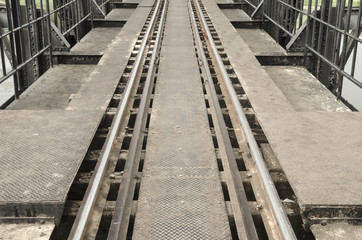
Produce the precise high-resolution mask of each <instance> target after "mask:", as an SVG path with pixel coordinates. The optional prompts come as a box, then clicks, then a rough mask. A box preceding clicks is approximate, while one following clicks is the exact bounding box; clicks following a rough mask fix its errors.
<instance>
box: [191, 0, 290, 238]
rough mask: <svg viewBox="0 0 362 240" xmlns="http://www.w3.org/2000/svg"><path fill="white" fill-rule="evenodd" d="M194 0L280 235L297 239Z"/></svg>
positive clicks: (196, 1)
mask: <svg viewBox="0 0 362 240" xmlns="http://www.w3.org/2000/svg"><path fill="white" fill-rule="evenodd" d="M194 2H195V3H196V6H197V7H196V9H197V10H198V12H199V14H200V17H201V22H202V24H203V27H204V30H205V32H206V34H207V37H208V39H209V41H210V45H211V48H212V51H213V53H214V55H215V57H216V61H217V64H218V66H219V68H220V70H221V74H222V77H223V78H224V81H225V83H226V85H227V88H228V91H229V95H230V98H231V100H232V102H233V104H234V107H235V110H236V113H237V115H238V118H239V121H240V124H241V127H242V129H243V131H244V135H245V138H246V140H247V142H248V144H249V148H250V152H251V155H252V158H253V160H254V163H255V165H256V167H257V170H258V173H259V176H260V179H261V181H262V184H263V187H264V189H265V192H266V194H267V197H268V199H269V202H270V204H271V207H272V211H273V214H274V217H275V220H276V221H277V223H278V226H279V229H280V232H281V234H282V237H283V238H284V239H288V240H289V239H297V238H296V236H295V233H294V231H293V228H292V226H291V224H290V222H289V220H288V217H287V214H286V213H285V211H284V208H283V205H282V203H281V201H280V198H279V195H278V192H277V190H276V189H275V186H274V183H273V180H272V178H271V176H270V174H269V172H268V169H267V167H266V165H265V162H264V159H263V157H262V154H261V152H260V149H259V147H258V144H257V142H256V140H255V138H254V135H253V132H252V130H251V127H250V125H249V122H248V120H247V118H246V116H245V113H244V112H243V109H242V106H241V104H240V102H239V99H238V96H237V94H236V92H235V89H234V87H233V85H232V82H231V80H230V78H229V76H228V74H227V72H226V70H225V66H224V63H223V61H222V59H221V57H220V55H219V52H218V50H217V47H216V45H215V42H214V40H213V36H212V35H211V33H210V30H209V27H208V26H207V23H206V20H205V17H204V15H203V13H202V10H201V7H200V4H199V2H198V0H194Z"/></svg>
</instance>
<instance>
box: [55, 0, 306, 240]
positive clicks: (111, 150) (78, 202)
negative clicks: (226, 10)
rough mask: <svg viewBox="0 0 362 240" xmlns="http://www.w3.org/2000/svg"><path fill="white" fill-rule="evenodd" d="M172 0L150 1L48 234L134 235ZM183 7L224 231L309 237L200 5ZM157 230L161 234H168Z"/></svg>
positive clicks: (74, 236)
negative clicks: (223, 210)
mask: <svg viewBox="0 0 362 240" xmlns="http://www.w3.org/2000/svg"><path fill="white" fill-rule="evenodd" d="M185 2H186V1H185ZM170 4H172V1H171V0H160V1H156V3H155V5H154V7H153V9H152V11H151V13H150V15H149V17H148V19H147V21H146V24H145V25H144V27H143V30H142V32H141V34H140V36H139V38H138V41H137V44H136V45H135V46H134V50H133V53H132V55H131V56H130V58H129V61H128V66H127V68H126V70H125V72H124V73H123V75H122V78H121V79H120V82H119V84H118V87H117V89H116V91H115V93H114V96H113V99H112V101H111V103H110V104H109V106H108V109H107V111H106V113H105V115H104V117H103V121H102V123H101V124H100V125H99V128H98V131H97V133H96V135H95V137H94V139H93V142H92V144H91V146H90V148H89V150H88V153H87V155H86V157H85V159H84V160H83V163H82V165H81V167H80V169H79V172H78V174H77V177H76V179H75V180H74V182H73V185H72V187H71V190H70V192H69V193H68V198H67V202H66V205H65V210H64V213H63V216H62V219H61V222H60V224H59V226H58V227H57V229H56V231H55V232H54V233H53V235H52V239H65V238H68V239H109V240H111V239H112V240H113V239H132V237H134V235H135V223H136V221H137V214H138V211H137V210H138V205H139V204H141V203H139V201H138V200H139V196H140V188H141V187H142V184H143V179H144V177H145V175H146V173H145V172H146V171H147V169H145V168H144V166H145V165H147V162H145V161H147V156H145V155H146V150H147V149H148V148H147V147H148V145H147V143H148V139H149V134H150V132H149V127H150V121H151V119H152V114H153V109H154V107H153V105H154V100H155V92H156V87H157V84H158V77H159V75H160V72H159V66H160V54H161V51H162V49H163V47H164V46H163V41H164V38H165V35H167V34H168V32H167V29H166V28H165V25H166V23H167V21H168V17H170V16H169V14H172V13H173V12H171V13H169V12H168V10H169V7H170ZM186 5H187V10H186V11H188V17H189V19H188V21H189V24H190V26H189V27H190V28H191V29H192V35H193V44H194V50H195V51H194V56H195V57H196V58H197V61H198V70H199V79H200V82H199V84H200V85H202V88H203V99H204V111H205V112H206V113H207V118H208V126H207V128H208V131H210V132H211V134H212V140H213V145H214V150H213V152H214V154H215V155H216V162H215V165H216V166H217V171H218V173H219V179H220V181H219V187H220V188H221V189H222V195H223V200H224V202H223V203H224V205H225V208H226V210H227V211H226V212H227V221H228V223H225V224H227V226H228V228H229V230H230V238H232V239H268V238H269V239H296V238H298V239H313V236H312V234H311V233H309V232H307V231H305V230H304V229H303V227H302V220H301V216H300V211H299V209H298V204H297V202H296V199H295V196H294V193H293V190H292V189H291V187H290V185H289V183H288V182H287V180H286V177H285V175H284V173H283V171H282V170H281V169H270V168H268V167H267V164H266V163H265V161H267V160H268V161H275V158H273V157H272V156H271V155H272V153H270V152H268V151H267V150H266V149H267V146H268V141H267V139H266V137H265V135H264V134H263V130H262V129H261V127H260V126H259V124H258V122H257V120H256V117H255V115H254V113H253V108H252V106H251V105H250V102H249V101H248V98H247V96H246V95H245V92H244V90H243V88H242V86H241V85H240V83H239V80H238V78H237V77H236V75H235V73H234V70H233V68H232V66H231V64H230V62H229V60H228V57H227V54H226V53H225V52H224V48H223V45H222V43H221V42H220V39H219V37H218V34H217V32H216V31H215V29H214V27H213V24H212V22H211V21H210V19H209V18H208V16H207V13H206V11H205V10H204V8H203V5H202V3H201V2H199V1H198V0H191V1H189V2H187V4H186ZM180 64H182V63H180ZM177 67H178V66H175V68H177ZM169 114H171V115H172V114H173V113H172V112H170V113H169ZM200 128H201V126H200ZM182 130H183V129H180V131H182ZM261 150H262V151H261ZM273 159H274V160H273ZM269 164H274V163H273V162H271V163H269ZM275 165H277V163H275ZM210 208H211V206H210ZM171 224H172V223H171ZM145 227H146V226H145ZM185 231H187V230H186V229H185ZM160 234H161V235H159V237H160V238H159V239H167V238H166V237H162V236H163V235H162V233H160ZM164 236H166V235H164ZM146 238H147V237H146V236H145V239H146ZM196 238H198V237H197V236H195V239H196ZM199 238H200V239H203V237H202V236H201V237H200V236H199ZM205 238H206V237H205ZM214 238H215V239H219V238H218V236H214Z"/></svg>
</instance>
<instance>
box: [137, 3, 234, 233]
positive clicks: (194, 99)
mask: <svg viewBox="0 0 362 240" xmlns="http://www.w3.org/2000/svg"><path fill="white" fill-rule="evenodd" d="M176 23H177V27H175V26H174V24H176ZM133 238H134V239H230V238H231V233H230V227H229V222H228V218H227V213H226V207H225V202H224V199H223V193H222V189H221V182H220V176H219V172H218V168H217V162H216V156H215V152H214V146H213V142H212V137H211V133H210V129H209V124H208V119H207V112H206V108H205V101H204V94H203V91H202V86H201V80H200V76H199V70H198V65H197V60H196V56H195V50H194V45H193V40H192V31H191V27H190V22H189V19H188V10H187V1H177V0H170V2H169V9H168V13H167V21H166V28H165V39H164V41H163V44H162V49H161V59H160V66H159V72H158V80H157V85H156V92H155V97H154V102H153V108H152V114H151V120H150V127H149V135H148V140H147V146H146V157H145V165H144V172H143V177H142V182H141V188H140V195H139V201H138V205H137V212H136V220H135V226H134V234H133Z"/></svg>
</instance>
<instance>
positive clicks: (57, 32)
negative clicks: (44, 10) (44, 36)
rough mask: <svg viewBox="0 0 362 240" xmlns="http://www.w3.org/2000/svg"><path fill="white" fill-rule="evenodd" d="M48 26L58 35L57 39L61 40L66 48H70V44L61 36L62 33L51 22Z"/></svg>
mask: <svg viewBox="0 0 362 240" xmlns="http://www.w3.org/2000/svg"><path fill="white" fill-rule="evenodd" d="M50 25H51V27H52V29H53V30H54V32H55V33H56V34H57V35H58V37H59V38H60V39H61V41H62V42H63V43H64V45H65V46H66V47H67V48H70V43H69V42H68V40H67V39H66V38H65V37H64V36H63V34H62V32H61V31H60V30H59V28H58V27H57V26H56V25H55V24H54V23H53V22H52V21H51V22H50Z"/></svg>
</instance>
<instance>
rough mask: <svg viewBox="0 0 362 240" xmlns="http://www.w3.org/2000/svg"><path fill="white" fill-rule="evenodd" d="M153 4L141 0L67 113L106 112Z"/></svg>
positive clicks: (146, 0) (151, 1) (73, 100)
mask: <svg viewBox="0 0 362 240" xmlns="http://www.w3.org/2000/svg"><path fill="white" fill-rule="evenodd" d="M153 3H154V0H143V1H142V2H141V4H142V5H143V6H142V7H140V5H139V6H138V7H137V8H136V10H135V12H134V13H133V14H132V16H131V17H130V19H129V20H128V21H127V23H126V24H125V25H124V26H123V28H122V30H121V31H120V32H119V34H118V35H117V36H116V37H115V38H114V40H113V42H112V44H111V45H110V46H109V47H108V49H107V50H106V52H105V53H104V55H103V57H102V58H101V60H100V61H99V63H98V65H97V66H96V68H95V69H94V71H93V72H92V74H91V75H90V77H89V79H88V82H87V84H85V85H84V86H83V87H82V88H81V89H80V90H79V91H78V93H77V94H76V95H75V96H74V98H73V99H72V101H71V102H70V104H69V105H68V107H67V109H69V110H75V109H82V110H93V109H102V110H105V109H106V108H107V107H108V104H109V102H110V100H111V99H112V96H113V93H114V90H115V89H116V87H117V84H118V83H119V80H120V79H121V77H122V74H123V72H124V69H125V67H126V66H127V63H128V59H129V57H130V55H131V53H132V50H133V48H134V45H135V44H136V41H137V38H138V36H139V34H140V32H141V30H142V27H143V26H144V24H145V22H146V19H147V17H148V15H149V13H150V10H151V6H152V4H153ZM89 96H92V98H91V99H90V98H89Z"/></svg>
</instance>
